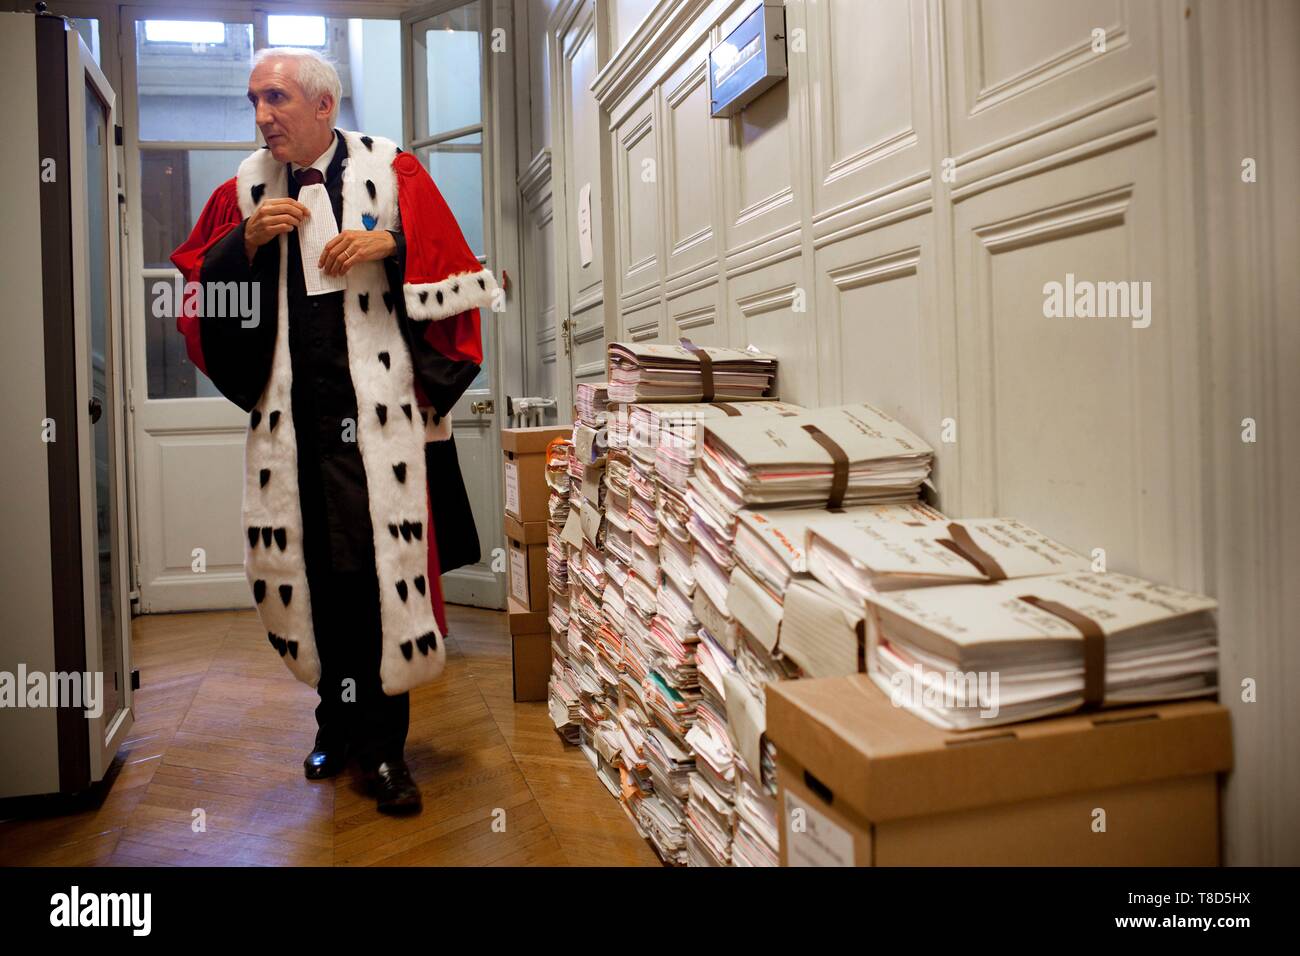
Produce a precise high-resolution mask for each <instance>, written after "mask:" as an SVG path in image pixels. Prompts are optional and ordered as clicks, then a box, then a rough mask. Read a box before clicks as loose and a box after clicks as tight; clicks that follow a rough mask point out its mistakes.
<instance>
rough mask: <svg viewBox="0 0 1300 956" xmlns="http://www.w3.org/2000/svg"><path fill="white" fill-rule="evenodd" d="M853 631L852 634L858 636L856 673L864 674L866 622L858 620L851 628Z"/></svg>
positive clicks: (865, 667) (865, 665) (865, 664)
mask: <svg viewBox="0 0 1300 956" xmlns="http://www.w3.org/2000/svg"><path fill="white" fill-rule="evenodd" d="M853 632H854V634H856V635H857V638H858V673H859V674H865V673H866V672H867V627H866V624H865V623H863V622H862V621H858V623H857V624H856V625H855V626H854V628H853Z"/></svg>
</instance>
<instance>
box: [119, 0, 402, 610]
mask: <svg viewBox="0 0 1300 956" xmlns="http://www.w3.org/2000/svg"><path fill="white" fill-rule="evenodd" d="M172 9H176V8H172ZM172 9H169V10H167V11H166V12H163V11H162V10H160V9H159V8H155V7H148V8H146V7H132V6H124V7H122V8H121V11H122V13H121V37H120V48H121V51H122V65H123V83H122V85H123V87H124V89H123V91H122V92H123V97H122V99H123V117H124V118H123V125H124V127H125V137H124V143H125V157H126V160H125V162H126V172H127V187H128V192H127V196H128V207H129V209H128V220H127V221H128V223H129V227H128V239H129V243H128V245H129V255H130V259H129V263H130V265H129V277H130V295H131V312H130V316H131V318H130V342H131V355H130V365H131V377H130V393H129V402H130V404H131V407H132V411H133V432H134V442H135V455H136V458H135V491H136V508H137V515H138V519H137V528H138V535H139V547H138V553H139V566H138V568H137V571H136V580H137V582H138V588H139V592H140V610H141V611H142V612H145V613H148V612H160V611H174V610H193V609H200V608H223V607H247V606H251V604H252V600H251V595H250V593H249V588H248V583H247V581H246V579H245V577H244V571H243V560H244V550H243V541H242V535H241V534H240V497H241V494H242V489H243V459H244V433H245V428H246V425H247V416H246V415H245V414H244V413H243V412H242V411H241V410H240V409H239V408H238V407H236V406H235V405H234V404H233V403H231V402H229V401H227V400H226V399H225V398H223V397H222V396H221V395H220V394H219V393H218V392H217V391H216V388H215V387H214V386H213V384H212V382H211V381H209V380H208V378H207V377H206V376H205V375H203V373H202V372H200V371H199V370H198V369H197V368H195V367H194V365H193V364H192V363H191V362H190V361H189V359H188V357H187V356H186V353H185V344H184V341H183V339H182V337H181V336H180V334H179V333H178V332H177V331H176V320H175V318H174V315H175V313H174V311H173V310H172V309H171V308H170V306H169V299H174V298H175V297H174V295H172V296H167V295H166V290H167V288H168V287H172V288H173V290H174V285H173V283H175V282H176V281H177V280H178V279H179V273H178V272H177V271H176V269H175V268H173V266H172V264H171V261H170V259H169V256H170V254H171V252H172V251H173V250H174V249H175V248H176V247H177V246H178V245H180V244H181V243H182V242H184V241H185V239H186V238H187V237H188V235H189V233H190V230H191V229H192V228H193V224H194V222H195V220H196V219H197V218H198V216H199V214H200V212H201V211H202V209H203V206H204V204H205V203H206V202H207V199H208V197H209V196H210V195H211V194H212V191H213V189H215V188H216V187H217V186H218V185H220V184H221V183H222V182H224V181H225V180H227V179H229V178H230V177H231V176H233V175H235V171H236V170H237V168H238V166H239V162H240V160H242V159H243V158H244V157H245V156H247V155H248V154H249V153H250V152H252V151H253V150H254V149H257V148H258V147H259V146H260V145H261V143H260V140H259V138H258V132H257V127H256V123H255V120H254V115H253V107H252V105H251V104H250V103H249V101H248V98H247V91H248V74H249V71H250V70H251V68H252V61H253V54H254V51H255V50H258V49H261V48H264V47H267V46H300V47H312V48H316V49H319V50H320V51H321V52H322V53H323V54H324V55H326V56H327V57H329V58H330V59H331V60H333V61H334V62H335V63H337V64H338V65H339V73H340V79H341V80H342V82H343V97H342V101H341V103H340V107H339V118H338V123H337V125H338V126H340V127H341V128H344V129H364V130H366V131H368V132H371V133H375V134H378V135H381V136H387V137H389V138H391V139H393V140H397V141H400V140H401V139H402V136H403V113H404V109H403V104H404V99H403V96H402V87H403V81H402V68H401V64H402V23H401V21H400V20H398V19H395V18H394V19H388V20H383V19H373V20H372V19H360V18H356V17H352V18H348V17H327V16H278V15H277V16H272V15H268V14H266V13H262V12H255V13H249V14H248V15H229V14H227V15H225V16H223V15H222V12H220V11H228V10H229V8H228V7H224V8H217V7H214V8H212V9H204V8H203V7H202V6H200V5H198V4H194V5H187V6H186V7H185V9H184V12H183V13H181V12H172Z"/></svg>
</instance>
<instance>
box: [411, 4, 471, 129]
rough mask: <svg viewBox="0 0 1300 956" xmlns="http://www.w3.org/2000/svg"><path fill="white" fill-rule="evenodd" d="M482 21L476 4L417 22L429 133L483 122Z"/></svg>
mask: <svg viewBox="0 0 1300 956" xmlns="http://www.w3.org/2000/svg"><path fill="white" fill-rule="evenodd" d="M481 34H482V24H481V22H480V12H479V4H478V3H470V4H467V5H466V6H463V7H456V8H455V9H454V10H448V11H447V12H446V13H440V14H438V15H437V16H436V17H431V18H430V19H428V20H425V21H424V22H423V23H421V24H420V30H419V31H418V36H421V37H423V39H424V57H425V61H424V62H425V79H426V81H427V86H426V89H427V93H428V100H427V110H426V115H425V117H424V119H425V121H426V122H427V124H428V125H427V126H426V127H425V128H426V129H427V130H428V132H429V135H431V136H432V135H435V134H437V133H441V132H446V131H449V130H458V129H462V128H464V127H467V126H481V124H482V122H483V104H482V81H481V80H482V70H483V63H482V59H481V52H480V51H481V50H482V48H483V37H482V35H481Z"/></svg>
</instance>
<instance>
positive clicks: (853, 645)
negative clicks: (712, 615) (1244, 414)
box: [735, 511, 1088, 677]
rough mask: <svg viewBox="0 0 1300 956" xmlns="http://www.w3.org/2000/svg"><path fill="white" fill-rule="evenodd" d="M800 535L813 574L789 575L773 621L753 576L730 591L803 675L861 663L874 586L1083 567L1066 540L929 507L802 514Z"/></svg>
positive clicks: (849, 669) (858, 667)
mask: <svg viewBox="0 0 1300 956" xmlns="http://www.w3.org/2000/svg"><path fill="white" fill-rule="evenodd" d="M805 540H806V564H807V569H808V571H810V572H811V574H812V577H813V580H808V579H806V578H801V577H796V578H794V579H792V580H791V582H790V586H789V587H788V588H787V589H786V591H785V600H784V601H783V602H782V603H781V605H780V607H779V614H780V619H779V621H776V620H775V614H776V613H777V612H770V613H771V615H772V616H771V618H765V617H763V616H762V614H761V612H762V611H764V610H769V608H768V606H767V605H766V604H764V602H763V601H762V600H761V598H762V596H763V595H761V594H759V595H758V596H757V598H756V597H755V592H756V590H757V589H756V585H755V582H753V581H745V580H738V581H737V584H738V588H737V595H738V596H737V598H736V599H735V600H736V601H737V602H738V603H739V606H740V608H741V611H740V613H741V616H742V617H743V618H744V619H745V620H746V621H747V622H749V623H750V624H751V625H752V627H753V629H754V631H755V633H756V634H758V636H759V637H760V639H762V640H764V642H765V643H768V642H770V641H771V640H772V639H774V636H775V635H776V634H777V633H778V631H779V640H780V650H781V653H782V654H784V655H785V656H787V657H788V658H790V659H791V660H792V661H794V662H795V663H796V664H797V665H798V666H799V667H800V668H801V669H802V670H803V672H804V673H805V674H806V675H807V676H809V677H834V676H839V675H844V674H853V673H859V672H863V671H865V670H866V669H867V655H866V620H865V618H866V613H865V612H866V605H865V603H864V602H865V601H866V600H867V599H868V598H870V597H871V596H872V595H873V594H876V593H877V592H880V591H889V590H898V589H901V588H916V587H929V586H934V585H944V584H954V583H960V582H963V581H969V582H977V581H990V580H997V579H999V578H1001V577H1012V578H1021V577H1030V576H1034V575H1044V574H1057V573H1062V572H1065V571H1076V570H1086V569H1087V568H1088V562H1087V560H1086V559H1085V558H1083V557H1082V556H1080V555H1078V554H1076V553H1074V552H1073V551H1071V550H1069V549H1068V548H1066V547H1065V546H1064V545H1062V544H1060V543H1058V542H1056V541H1053V540H1052V539H1051V538H1048V537H1046V536H1045V535H1042V534H1040V533H1039V532H1037V531H1035V530H1034V529H1032V528H1029V527H1026V526H1025V525H1023V524H1021V523H1020V522H1018V521H1015V520H1012V519H1006V518H972V519H962V520H960V521H953V520H951V519H948V518H942V517H941V516H939V515H938V512H933V511H932V512H931V513H930V514H929V515H928V516H927V517H926V519H925V520H923V521H919V522H917V521H903V522H879V521H874V522H864V521H856V522H855V521H852V520H848V521H846V520H844V517H843V516H841V515H835V516H827V517H824V518H821V519H819V520H816V521H812V522H809V524H808V526H807V531H806V537H805ZM770 603H771V602H768V604H770Z"/></svg>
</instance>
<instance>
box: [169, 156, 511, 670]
mask: <svg viewBox="0 0 1300 956" xmlns="http://www.w3.org/2000/svg"><path fill="white" fill-rule="evenodd" d="M337 135H338V137H339V143H338V148H337V150H336V155H335V157H334V161H333V163H331V169H334V168H335V166H336V164H339V163H342V164H344V165H345V166H346V170H345V173H344V175H343V176H342V177H341V183H342V185H341V187H339V186H336V187H335V189H336V190H338V191H341V208H340V203H339V199H340V197H339V196H337V195H336V196H335V197H334V198H335V214H336V216H340V218H341V226H340V228H341V229H344V230H346V229H387V230H390V231H392V232H393V233H394V235H395V237H396V238H397V239H398V251H397V253H395V255H394V256H393V257H390V258H389V259H386V260H384V261H383V262H368V263H360V264H358V265H354V266H353V267H352V268H351V269H350V270H349V272H348V273H347V275H346V283H347V287H346V289H345V290H344V291H343V292H342V293H341V294H338V293H336V294H335V298H334V299H333V300H332V302H330V301H329V297H327V296H313V297H305V296H304V294H303V291H302V281H301V278H300V276H297V275H294V276H293V279H294V282H295V283H296V291H295V294H294V307H295V309H296V310H297V311H295V314H294V315H293V316H292V318H293V320H294V323H293V324H292V326H291V324H290V321H289V320H290V318H291V317H290V315H289V314H288V313H289V311H290V306H289V293H288V290H289V289H290V287H291V285H290V282H289V281H288V280H289V278H290V277H289V276H288V275H287V273H289V272H291V271H292V270H291V269H284V268H281V264H282V263H285V262H289V263H290V265H291V266H294V265H296V264H297V262H298V259H297V256H296V254H295V255H294V257H293V258H292V259H290V257H289V256H288V255H287V251H288V249H289V248H290V247H289V245H288V237H287V236H280V237H278V238H277V239H276V240H274V241H272V242H269V243H267V244H266V245H265V246H263V247H261V248H260V249H259V250H258V253H257V255H256V256H255V258H254V262H253V263H252V264H251V265H250V264H249V263H248V262H247V259H246V258H245V257H244V252H243V224H244V222H245V221H246V220H247V218H248V217H249V216H250V215H252V213H253V212H254V211H255V210H256V208H257V205H258V204H259V203H260V202H262V201H263V200H265V199H269V198H274V197H281V196H286V195H297V184H296V183H293V182H291V181H290V179H289V166H288V165H287V164H283V163H279V162H276V161H275V160H274V158H273V157H272V156H271V154H270V151H269V150H266V149H260V150H257V151H255V152H254V153H253V154H252V155H250V156H249V157H247V158H246V159H245V160H244V161H243V162H242V163H241V164H240V167H239V172H238V174H237V175H236V176H235V177H234V178H232V179H230V180H228V181H227V182H225V183H223V184H222V185H221V186H219V187H218V188H217V189H216V191H214V193H213V194H212V196H211V198H210V199H209V200H208V203H207V205H206V206H205V208H204V210H203V213H202V214H201V216H200V217H199V220H198V222H197V223H196V224H195V226H194V230H193V232H192V234H191V235H190V237H189V239H188V240H187V241H186V242H185V243H184V244H183V245H182V246H180V247H179V248H178V249H177V250H176V251H175V252H174V253H173V254H172V262H173V263H174V264H175V265H176V267H177V268H178V269H179V270H180V271H181V272H182V273H183V275H184V277H185V279H186V281H187V282H195V283H201V284H202V283H207V284H208V286H207V287H204V286H200V289H199V290H191V292H192V294H190V295H187V296H186V299H185V307H184V308H183V309H182V310H181V314H180V315H179V316H178V318H177V327H178V329H179V330H180V331H181V333H182V334H183V335H184V336H185V340H186V347H187V350H188V352H189V355H190V358H191V360H192V361H193V362H194V364H195V365H197V366H198V367H199V368H200V369H202V370H203V371H204V373H205V374H207V375H208V377H209V378H211V379H212V381H213V382H214V384H215V385H216V386H217V388H218V389H219V390H220V391H221V392H222V394H224V395H225V396H226V397H227V398H229V399H230V400H231V401H233V402H235V403H236V404H238V405H239V406H240V407H241V408H243V409H244V410H246V411H248V412H250V420H249V428H248V435H247V444H246V452H245V471H246V474H245V486H244V507H243V512H244V522H243V523H244V526H245V532H246V539H247V546H246V549H245V566H246V570H247V572H248V578H249V583H250V586H251V587H252V589H253V593H254V598H255V600H256V601H257V607H258V612H259V614H260V615H261V617H262V621H263V624H264V626H265V627H266V630H267V634H268V640H269V642H270V643H271V644H272V646H273V647H275V649H276V650H277V651H278V652H279V653H280V655H281V657H282V658H283V659H284V660H285V663H286V664H287V665H288V666H289V668H290V670H291V671H293V673H294V674H295V675H296V676H297V677H299V678H300V679H301V680H303V681H305V682H306V683H309V684H312V685H313V686H314V685H315V683H316V681H317V680H318V679H319V675H320V662H319V657H318V655H317V652H316V645H315V640H314V636H313V628H312V622H311V604H310V591H309V582H308V580H307V569H306V563H307V562H306V554H305V552H304V549H303V541H302V537H303V534H302V532H303V526H304V510H303V509H308V510H309V512H310V513H309V514H308V515H307V517H309V518H315V514H314V512H311V509H315V508H319V507H321V504H322V503H321V502H319V501H316V500H314V499H313V500H300V495H299V483H298V477H299V473H298V460H299V455H300V453H301V452H302V451H303V450H305V451H306V453H307V454H308V455H310V456H318V455H319V456H324V457H325V458H329V457H330V455H329V452H328V451H323V450H321V449H320V448H319V447H318V446H317V445H316V444H314V443H313V440H311V439H314V436H313V435H310V434H304V435H303V436H301V437H300V436H298V435H297V434H296V426H301V424H302V421H301V416H297V417H295V415H294V414H293V412H294V408H293V404H294V402H293V396H294V395H297V396H298V399H299V401H300V402H302V400H303V399H304V398H305V397H314V392H315V390H316V389H319V388H326V389H333V388H346V387H347V385H346V383H344V384H342V385H340V381H341V380H342V379H347V378H350V379H351V383H350V384H351V392H350V393H349V394H348V396H347V398H348V400H349V401H350V402H352V405H351V407H354V408H355V409H356V421H355V447H354V448H348V449H347V451H348V452H349V453H350V454H351V456H352V458H354V459H355V460H356V473H355V480H349V479H348V477H347V472H346V471H345V472H340V473H338V474H336V475H335V476H334V477H335V481H334V485H333V488H334V490H335V491H340V490H346V491H347V495H349V496H352V497H354V498H356V499H358V500H359V501H360V502H361V504H360V510H359V511H358V512H357V513H358V514H360V515H361V517H362V518H363V519H364V518H366V516H367V513H368V518H369V520H368V521H367V522H366V524H367V525H368V527H367V528H366V533H368V534H369V535H370V538H371V542H368V543H373V550H371V549H370V548H367V554H372V555H373V561H374V564H375V570H376V574H377V578H378V583H379V594H380V617H381V626H382V632H383V653H382V657H381V664H380V676H381V680H382V683H383V687H384V691H385V692H386V693H389V694H396V693H402V692H403V691H406V690H409V689H410V688H411V687H414V686H417V685H419V684H421V683H425V682H427V681H428V680H432V679H433V678H435V677H436V676H437V675H438V674H439V673H441V670H442V667H443V664H444V662H445V649H444V646H443V640H442V635H443V634H445V631H446V619H445V612H444V608H443V603H442V593H441V588H440V586H439V575H440V574H441V573H442V572H444V571H447V570H451V569H453V568H455V567H461V566H463V565H465V564H470V563H474V562H476V561H477V560H478V559H479V551H478V540H477V530H476V529H475V527H474V524H473V517H472V515H471V514H470V511H469V504H468V497H467V495H466V493H465V489H464V483H463V480H462V478H461V475H460V470H459V464H458V462H457V460H456V454H455V442H454V438H453V437H452V432H451V422H450V418H449V414H450V412H451V408H452V406H453V405H454V404H455V402H456V400H457V399H459V397H460V396H461V394H463V392H464V390H465V388H466V387H468V385H469V383H470V382H471V381H472V380H473V378H474V376H475V375H476V374H477V373H478V371H479V366H480V364H481V363H482V360H483V353H482V344H481V338H480V328H479V313H478V309H479V308H480V307H482V306H485V305H490V304H491V303H492V301H493V299H494V296H495V295H496V294H497V284H496V281H495V279H494V278H493V276H492V273H491V272H490V271H489V270H487V269H484V268H483V267H482V266H481V265H480V263H479V262H478V260H477V258H476V257H475V256H474V255H473V253H472V252H471V251H470V249H469V247H468V245H467V244H466V243H465V240H464V237H463V236H462V234H461V231H460V229H459V227H458V226H457V224H456V221H455V219H454V217H453V216H452V214H451V212H450V210H449V209H448V207H447V205H446V202H445V201H444V200H443V198H442V196H441V195H440V194H439V192H438V189H437V187H436V186H435V185H434V183H433V180H432V179H431V178H430V177H429V174H428V172H427V171H426V170H425V169H424V167H423V165H421V164H420V163H419V161H418V160H416V159H415V157H414V156H412V155H410V154H409V153H404V152H402V151H401V149H400V148H399V147H397V145H396V144H395V143H393V142H392V141H390V140H387V139H384V138H382V137H369V136H362V135H361V134H359V133H354V132H349V131H338V134H337ZM331 179H332V181H335V182H337V181H338V180H333V177H331ZM232 233H235V234H234V235H232ZM295 253H296V249H295ZM245 278H252V279H254V280H255V281H258V282H259V283H260V290H259V298H258V301H259V303H260V305H261V314H260V317H259V321H258V322H257V323H255V324H254V325H253V327H251V328H250V327H247V325H248V323H245V322H241V321H240V320H239V319H238V318H223V317H221V316H220V315H217V314H212V315H207V314H203V312H204V309H203V306H204V305H205V298H206V300H207V302H206V304H209V305H210V304H211V302H212V301H213V300H212V296H211V295H208V296H206V297H205V296H203V295H200V294H197V293H198V292H202V291H205V288H206V289H210V288H219V286H217V285H214V284H217V283H221V282H224V281H230V280H232V279H245ZM340 300H341V301H340ZM322 304H332V305H333V307H334V308H335V310H336V311H341V313H342V315H341V322H340V323H338V325H339V328H340V329H341V330H343V332H344V335H345V338H346V343H345V344H346V348H345V349H344V348H343V347H342V344H343V343H340V347H339V348H338V349H337V351H338V352H343V351H346V353H347V355H346V373H347V374H339V375H337V376H334V380H332V381H328V382H327V381H323V380H322V381H320V382H318V383H303V382H299V383H298V385H297V388H295V387H294V381H293V376H294V374H295V371H294V370H295V368H298V369H299V370H301V366H302V362H301V361H300V360H299V359H300V356H299V355H298V354H297V353H296V352H294V351H293V350H291V348H290V343H291V342H293V343H296V344H295V348H304V347H305V346H304V342H306V341H308V340H305V339H304V338H303V335H304V334H305V333H304V332H303V330H304V329H311V328H313V326H312V321H311V320H312V315H311V314H308V315H302V316H300V315H299V314H298V311H304V310H305V309H306V307H307V306H310V308H311V309H315V308H316V307H317V306H320V305H322ZM209 311H214V312H215V311H216V310H211V309H209ZM313 314H314V313H313ZM317 344H319V343H317ZM339 361H340V362H341V361H342V358H341V357H340V359H339ZM309 384H310V390H308V391H304V390H305V389H308V386H309ZM352 393H355V394H354V395H353V394H352ZM306 461H307V459H304V462H306ZM304 466H306V465H304ZM362 472H363V474H362ZM339 475H342V476H343V477H339ZM346 485H350V486H351V487H350V488H348V489H345V488H344V486H346ZM304 487H306V485H304ZM330 488H331V486H330V485H329V484H328V483H327V486H326V495H325V501H324V506H325V508H326V509H327V510H331V511H333V510H346V509H335V508H331V502H333V503H334V504H338V502H337V500H335V499H332V498H331V495H330ZM304 494H305V493H304ZM343 530H347V529H343ZM425 530H427V531H428V533H427V534H425V533H424V531H425ZM331 538H332V536H331Z"/></svg>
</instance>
